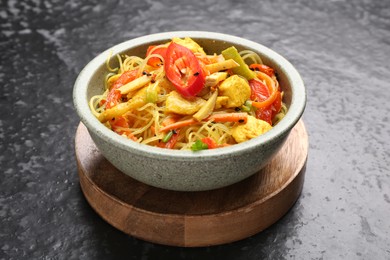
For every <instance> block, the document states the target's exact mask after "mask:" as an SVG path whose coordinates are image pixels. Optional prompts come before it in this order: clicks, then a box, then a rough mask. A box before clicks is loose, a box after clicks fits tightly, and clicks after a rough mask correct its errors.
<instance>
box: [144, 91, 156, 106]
mask: <svg viewBox="0 0 390 260" xmlns="http://www.w3.org/2000/svg"><path fill="white" fill-rule="evenodd" d="M157 99H158V94H157V91H155V90H154V89H153V90H149V89H147V90H146V102H147V103H156V102H157Z"/></svg>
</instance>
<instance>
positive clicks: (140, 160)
mask: <svg viewBox="0 0 390 260" xmlns="http://www.w3.org/2000/svg"><path fill="white" fill-rule="evenodd" d="M89 133H90V135H91V137H92V139H93V141H94V142H95V144H96V146H97V147H98V149H99V151H100V152H101V153H102V154H103V156H104V157H105V158H106V159H107V160H108V161H109V162H110V163H112V164H113V165H114V166H115V167H116V168H117V169H119V170H120V171H122V172H123V173H125V174H126V175H128V176H130V177H132V178H134V179H136V180H138V181H140V182H143V183H145V184H148V185H151V186H154V187H158V188H162V189H169V190H176V191H204V190H212V189H217V188H222V187H225V186H228V185H231V184H234V183H237V182H239V181H241V180H243V179H245V178H247V177H249V176H251V175H253V174H254V173H256V172H258V171H259V170H261V168H263V167H264V166H265V165H266V164H267V163H269V162H270V160H271V159H272V158H273V156H274V155H275V154H276V153H277V152H278V151H279V150H280V148H281V147H282V145H283V143H284V142H285V140H286V138H287V136H288V134H289V132H286V133H285V134H284V135H281V136H279V137H278V138H274V139H273V140H272V141H270V142H267V143H265V144H263V145H260V146H257V147H254V148H253V149H252V150H244V151H242V152H240V153H238V152H237V153H233V154H229V155H225V156H222V157H204V158H202V159H200V160H192V159H191V158H187V159H176V160H172V159H169V158H162V157H161V156H153V155H150V156H147V155H145V154H143V153H139V152H138V151H137V150H132V151H126V150H123V149H120V148H118V147H114V146H112V143H111V141H110V140H109V139H105V138H104V137H101V136H98V135H96V133H95V132H94V131H89ZM199 156H200V157H201V156H202V153H201V152H200V153H199Z"/></svg>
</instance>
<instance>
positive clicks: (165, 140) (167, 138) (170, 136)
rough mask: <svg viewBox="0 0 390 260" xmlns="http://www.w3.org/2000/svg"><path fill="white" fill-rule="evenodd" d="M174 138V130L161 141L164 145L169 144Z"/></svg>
mask: <svg viewBox="0 0 390 260" xmlns="http://www.w3.org/2000/svg"><path fill="white" fill-rule="evenodd" d="M172 136H173V130H172V131H169V132H168V133H167V134H166V135H165V136H164V138H163V139H162V140H161V141H162V142H163V143H167V142H168V141H169V140H170V139H171V138H172Z"/></svg>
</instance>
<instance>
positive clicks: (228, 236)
mask: <svg viewBox="0 0 390 260" xmlns="http://www.w3.org/2000/svg"><path fill="white" fill-rule="evenodd" d="M75 142H76V143H75V144H76V145H75V149H76V158H77V165H78V170H79V177H80V185H81V189H82V191H83V193H84V195H85V197H86V199H87V201H88V202H89V204H90V205H91V206H92V208H93V209H94V210H95V211H96V212H97V213H98V214H99V215H100V216H101V217H102V218H103V219H105V220H106V221H107V222H108V223H110V224H111V225H113V226H114V227H116V228H117V229H119V230H121V231H123V232H125V233H127V234H129V235H131V236H134V237H137V238H139V239H142V240H146V241H150V242H154V243H158V244H164V245H171V246H184V247H199V246H210V245H218V244H224V243H229V242H233V241H237V240H240V239H243V238H246V237H249V236H251V235H254V234H256V233H258V232H260V231H262V230H264V229H265V228H267V227H269V226H270V225H272V224H273V223H275V222H276V221H277V220H279V219H280V218H281V217H282V216H283V215H284V214H285V213H286V212H287V211H288V210H289V209H290V208H291V207H292V206H293V205H294V203H295V201H296V200H297V198H298V196H299V194H300V193H301V190H302V187H303V182H304V174H305V166H306V160H307V152H308V136H307V132H306V129H305V126H304V123H303V122H302V121H299V122H298V124H297V125H296V126H295V127H294V129H293V130H292V131H291V133H290V136H289V137H288V139H287V141H286V143H285V144H284V146H283V147H282V149H281V150H280V151H279V153H278V154H277V155H276V157H275V158H274V159H273V160H272V161H271V162H270V163H269V164H268V165H267V166H266V167H265V168H264V169H263V170H261V171H260V172H258V173H257V174H255V175H253V176H251V177H249V178H247V179H245V180H243V181H241V182H239V183H236V184H234V185H231V186H228V187H225V188H221V189H217V190H211V191H202V192H178V191H170V190H164V189H159V188H155V187H151V186H149V185H146V184H143V183H141V182H138V181H136V180H134V179H132V178H131V177H129V176H127V175H125V174H124V173H122V172H120V171H119V170H117V169H116V168H115V167H114V166H112V165H111V164H110V163H109V162H108V161H107V160H106V159H105V158H104V157H103V156H102V155H101V153H100V152H99V150H98V149H97V148H96V146H95V144H94V142H93V141H92V139H91V137H90V136H89V133H88V131H87V129H86V128H85V126H84V125H83V124H82V123H80V125H79V127H78V129H77V133H76V139H75ZM254 156H255V155H254Z"/></svg>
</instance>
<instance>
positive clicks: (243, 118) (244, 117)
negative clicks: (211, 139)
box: [204, 113, 248, 123]
mask: <svg viewBox="0 0 390 260" xmlns="http://www.w3.org/2000/svg"><path fill="white" fill-rule="evenodd" d="M210 120H211V121H213V122H218V123H224V122H239V123H246V122H247V121H248V114H247V113H223V114H222V113H221V114H213V115H211V116H209V117H207V118H205V119H204V121H210Z"/></svg>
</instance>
